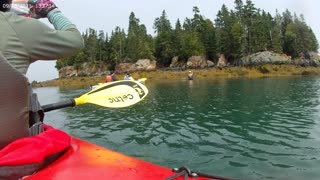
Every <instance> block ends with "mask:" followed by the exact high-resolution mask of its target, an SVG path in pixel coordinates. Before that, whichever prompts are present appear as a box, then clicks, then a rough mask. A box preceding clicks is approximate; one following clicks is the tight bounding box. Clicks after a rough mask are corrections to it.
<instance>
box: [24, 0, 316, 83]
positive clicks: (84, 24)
mask: <svg viewBox="0 0 320 180" xmlns="http://www.w3.org/2000/svg"><path fill="white" fill-rule="evenodd" d="M53 1H54V2H55V3H56V4H57V6H58V7H59V8H60V9H61V11H62V12H63V13H64V14H65V15H66V16H67V17H68V18H69V19H70V20H71V21H72V22H73V23H74V24H76V25H77V26H78V28H79V30H80V31H81V32H84V31H85V30H86V29H87V28H89V27H90V28H93V29H96V30H104V31H105V32H108V33H109V34H110V33H111V31H112V30H114V28H115V27H116V26H119V27H120V28H124V29H125V30H127V29H128V23H129V15H130V13H131V12H134V13H135V15H136V18H138V19H140V23H141V24H145V26H146V27H147V30H148V34H153V31H154V30H153V28H152V27H153V23H154V20H155V18H157V17H160V16H161V13H162V11H163V10H165V11H166V13H167V16H168V18H169V20H170V22H171V23H172V25H173V27H174V24H175V22H176V21H177V19H180V22H183V21H184V19H185V18H186V17H188V18H191V17H192V16H193V13H192V7H194V6H197V7H198V8H199V9H200V14H201V15H203V16H205V17H206V18H209V19H211V20H212V21H214V19H215V18H216V15H217V13H218V11H219V10H220V9H221V6H222V4H225V5H226V6H227V7H228V8H229V9H234V0H116V1H114V0H112V1H110V0H90V1H83V0H78V1H76V0H53ZM252 1H253V3H254V4H255V7H256V8H260V9H264V10H265V11H267V12H269V13H271V15H272V16H274V15H275V12H276V9H277V10H278V11H279V12H280V13H282V12H284V11H285V10H286V9H288V10H289V11H290V12H292V13H296V14H297V15H300V14H303V15H304V17H305V21H306V22H307V24H308V25H309V26H310V27H311V28H312V29H313V31H314V33H315V34H316V37H317V39H318V40H320V23H319V17H320V9H319V7H320V1H319V0H252ZM243 2H245V0H243ZM44 22H45V21H44ZM54 66H55V62H54V61H51V62H46V61H38V62H35V63H33V64H32V65H31V66H30V68H29V70H28V73H27V76H28V78H29V79H30V80H31V81H33V80H36V81H45V80H50V79H54V78H57V77H58V72H57V70H56V69H55V68H54Z"/></svg>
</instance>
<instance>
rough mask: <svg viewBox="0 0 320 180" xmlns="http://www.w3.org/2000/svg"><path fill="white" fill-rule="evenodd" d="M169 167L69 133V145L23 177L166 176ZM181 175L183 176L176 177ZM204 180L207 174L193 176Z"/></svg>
mask: <svg viewBox="0 0 320 180" xmlns="http://www.w3.org/2000/svg"><path fill="white" fill-rule="evenodd" d="M175 174H176V173H174V172H172V170H171V169H169V168H166V167H162V166H159V165H156V164H152V163H149V162H146V161H143V160H140V159H136V158H133V157H130V156H127V155H124V154H121V153H118V152H115V151H112V150H109V149H106V148H103V147H100V146H98V145H95V144H92V143H89V142H86V141H83V140H80V139H78V138H74V137H72V140H71V147H70V148H69V149H68V150H67V151H66V152H65V153H64V154H63V155H62V156H61V157H60V158H59V159H57V160H56V161H54V162H53V163H52V164H50V165H48V166H47V167H45V168H44V169H42V170H41V171H39V172H37V173H35V174H33V175H31V176H28V177H25V178H23V179H24V180H38V179H46V180H71V179H72V180H82V179H83V180H84V179H86V180H89V179H90V180H91V179H92V180H102V179H104V180H105V179H119V180H120V179H121V180H130V179H132V180H134V179H137V180H138V179H139V180H143V179H148V180H151V179H152V180H156V179H162V180H164V179H166V178H168V177H170V176H173V175H175ZM175 179H183V177H179V178H175ZM192 179H195V180H203V179H206V178H192Z"/></svg>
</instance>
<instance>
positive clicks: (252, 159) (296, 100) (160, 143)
mask: <svg viewBox="0 0 320 180" xmlns="http://www.w3.org/2000/svg"><path fill="white" fill-rule="evenodd" d="M146 85H147V87H148V89H149V95H148V97H147V98H146V99H144V100H143V101H142V102H141V103H139V104H137V105H134V106H133V107H130V108H125V109H106V108H102V107H98V106H94V105H83V106H79V107H76V108H67V109H63V110H58V111H54V112H50V113H47V116H46V120H45V121H46V123H48V124H51V125H53V126H55V127H57V128H61V129H63V130H65V131H66V132H68V133H70V134H71V135H74V136H77V137H80V138H83V139H86V140H89V141H91V142H94V143H97V144H99V145H102V146H105V147H107V148H110V149H113V150H116V151H119V152H122V153H125V154H128V155H131V156H134V157H138V158H141V159H144V160H147V161H150V162H153V163H157V164H160V165H163V166H167V167H170V168H172V167H181V166H187V167H190V168H191V169H193V170H197V171H202V172H205V173H211V174H216V175H220V176H227V177H233V178H240V179H284V180H285V179H288V180H289V179H290V180H298V179H320V120H319V117H320V78H310V77H304V78H268V79H237V80H221V81H205V80H203V81H194V82H189V81H182V80H181V81H177V82H162V83H157V84H155V83H152V82H151V81H150V80H149V82H147V83H146ZM86 91H87V90H86V89H82V90H76V91H74V90H73V91H71V90H70V91H66V90H59V88H39V89H36V92H37V93H38V94H39V97H40V100H41V102H42V103H43V104H47V103H53V102H57V101H60V100H65V99H68V98H72V97H77V96H78V95H80V94H82V93H84V92H86Z"/></svg>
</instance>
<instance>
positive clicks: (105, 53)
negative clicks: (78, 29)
mask: <svg viewBox="0 0 320 180" xmlns="http://www.w3.org/2000/svg"><path fill="white" fill-rule="evenodd" d="M192 11H193V17H191V18H188V17H187V18H185V20H184V21H183V22H181V21H180V20H179V19H177V21H176V22H175V25H174V27H173V26H172V24H171V22H170V21H169V19H168V17H167V14H166V11H165V10H163V12H162V14H161V15H160V17H158V18H156V19H155V21H154V25H153V28H154V31H155V34H154V35H151V34H148V33H147V30H146V27H145V25H144V24H142V23H140V20H139V19H138V18H137V17H136V16H135V14H134V12H131V14H130V17H129V27H128V30H127V31H125V30H124V29H122V28H120V27H116V28H115V29H114V30H113V31H112V32H111V34H110V35H109V34H108V33H105V32H104V31H102V30H101V31H97V30H94V29H92V28H89V29H88V30H87V31H86V32H85V33H83V35H82V36H83V39H84V41H85V48H84V49H83V50H81V51H80V52H78V53H77V54H75V55H73V56H71V57H66V58H64V59H59V60H58V61H57V65H56V68H57V69H58V70H59V79H57V80H53V81H48V82H41V83H38V82H33V85H34V86H35V87H39V86H40V87H41V86H74V87H81V86H82V87H84V86H88V85H92V84H95V83H99V82H104V76H105V75H106V74H108V73H109V71H116V76H117V78H118V79H122V78H123V76H124V74H125V73H131V74H132V75H133V77H134V78H142V77H146V78H148V79H152V80H160V81H163V80H175V79H181V78H186V76H187V72H188V70H189V69H192V71H193V72H194V76H195V79H201V78H207V79H218V78H235V77H271V76H292V75H319V74H320V68H318V67H319V66H320V56H319V54H318V48H319V44H318V41H317V39H316V36H315V34H314V33H313V30H312V28H311V27H309V26H308V25H307V22H305V20H304V17H303V15H300V16H298V15H296V14H295V13H291V12H290V11H289V10H286V11H285V12H283V13H279V12H278V11H277V10H276V12H275V15H273V16H272V15H271V14H270V13H269V12H265V11H264V10H263V9H260V8H257V7H255V5H254V4H253V2H252V1H251V0H246V2H245V3H244V2H242V1H241V0H236V1H235V3H234V7H226V6H225V5H222V7H221V9H220V10H219V12H218V13H217V15H216V19H214V20H213V21H212V20H211V19H208V18H206V17H204V16H203V15H201V13H200V10H199V8H198V7H196V6H195V7H193V8H192Z"/></svg>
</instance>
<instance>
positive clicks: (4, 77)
mask: <svg viewBox="0 0 320 180" xmlns="http://www.w3.org/2000/svg"><path fill="white" fill-rule="evenodd" d="M11 3H12V0H0V24H1V28H0V34H1V36H0V73H1V76H0V77H1V78H0V81H1V84H2V85H1V87H0V94H1V97H0V99H1V102H0V116H1V120H0V127H1V131H0V149H1V148H2V147H4V146H6V145H7V144H8V143H10V142H12V141H14V140H16V139H19V138H22V137H27V136H29V134H30V135H34V132H33V130H32V129H31V131H30V132H29V127H30V126H32V125H33V124H34V123H37V124H39V123H41V122H39V121H38V122H37V121H35V119H33V118H30V119H29V112H30V117H36V116H37V114H38V113H40V111H41V106H40V104H39V103H38V102H37V100H34V99H36V95H35V94H33V93H32V89H31V88H30V89H28V82H27V78H26V77H25V74H26V72H27V69H28V67H29V65H30V64H31V63H32V62H35V61H37V60H56V59H60V58H64V57H67V56H69V55H72V54H74V53H76V52H77V51H79V50H80V49H81V48H83V47H84V42H83V39H82V36H81V33H80V32H79V31H78V29H77V27H76V26H75V25H74V24H73V23H72V22H70V21H69V20H68V19H67V18H66V17H65V16H64V15H63V14H62V13H61V11H60V10H59V9H58V8H57V6H56V5H55V4H54V3H53V2H52V1H50V0H29V1H28V4H29V6H28V7H31V12H34V14H33V15H32V16H33V17H34V18H37V19H39V18H48V20H49V22H50V23H51V24H53V26H54V29H52V28H50V27H49V26H47V25H46V24H44V23H42V22H41V21H39V20H37V19H34V18H26V17H23V16H18V15H17V14H15V13H13V12H9V11H10V8H11ZM28 96H30V98H29V97H28ZM33 97H35V98H33ZM30 99H31V100H30ZM29 110H30V111H29ZM29 120H30V122H29ZM37 128H39V129H40V128H41V124H40V125H39V126H38V127H37Z"/></svg>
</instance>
